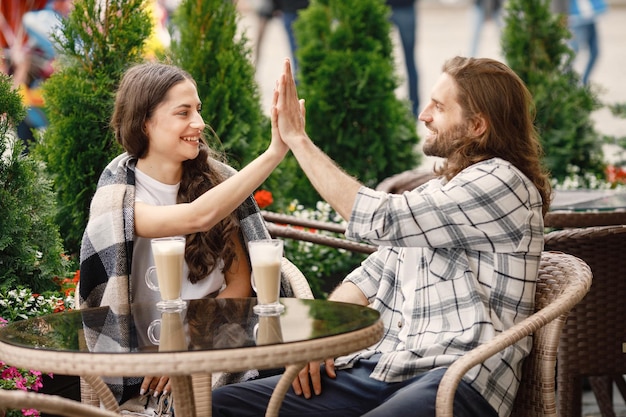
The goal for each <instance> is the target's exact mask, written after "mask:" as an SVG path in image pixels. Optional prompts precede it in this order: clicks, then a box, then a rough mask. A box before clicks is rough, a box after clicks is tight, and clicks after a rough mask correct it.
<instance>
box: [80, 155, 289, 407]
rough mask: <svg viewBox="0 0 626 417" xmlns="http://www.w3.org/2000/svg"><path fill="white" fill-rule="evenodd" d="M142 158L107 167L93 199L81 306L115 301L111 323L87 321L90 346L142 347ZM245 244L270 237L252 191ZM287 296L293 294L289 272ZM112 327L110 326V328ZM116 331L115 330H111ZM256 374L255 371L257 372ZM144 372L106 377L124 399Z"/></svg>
mask: <svg viewBox="0 0 626 417" xmlns="http://www.w3.org/2000/svg"><path fill="white" fill-rule="evenodd" d="M211 162H212V166H213V167H216V168H217V169H220V170H222V172H223V173H224V174H225V175H226V176H232V175H233V174H234V173H235V172H236V171H235V170H234V169H232V168H231V167H229V166H227V165H225V164H222V163H221V162H218V161H216V160H212V161H211ZM136 163H137V160H136V159H135V158H132V157H130V156H129V155H128V154H126V153H123V154H121V155H119V156H117V157H116V158H115V159H113V160H112V161H111V162H110V163H109V165H108V166H107V167H106V168H105V169H104V171H103V172H102V175H101V176H100V179H99V181H98V186H97V189H96V193H95V194H94V197H93V199H92V202H91V211H90V214H89V221H88V223H87V227H86V229H85V232H84V234H83V240H82V244H81V250H80V286H79V300H80V308H86V307H97V306H109V307H110V310H109V314H108V315H107V319H106V321H107V322H108V323H110V324H112V325H111V326H109V325H104V326H102V325H95V326H90V324H89V323H85V338H86V341H87V345H88V347H89V349H90V350H93V351H98V350H103V349H106V350H107V351H120V352H128V351H132V350H133V349H134V348H136V347H137V345H136V339H135V337H134V329H133V323H132V319H129V305H130V304H131V303H132V300H131V297H130V294H132V292H131V287H130V286H131V282H132V281H131V279H130V271H131V262H132V257H133V238H134V203H135V166H136ZM237 217H238V218H239V223H240V226H241V231H242V234H243V238H244V241H245V242H244V243H246V242H248V241H250V240H258V239H266V238H269V237H270V235H269V232H268V231H267V228H266V226H265V222H264V220H263V217H262V216H261V213H260V210H259V207H258V205H257V203H256V201H255V200H254V198H253V197H252V196H249V197H248V198H247V199H246V200H245V201H244V202H243V204H241V205H240V206H239V207H238V208H237ZM281 296H283V297H292V296H293V292H292V291H291V287H290V285H289V282H288V280H287V279H286V278H285V277H284V276H283V279H282V286H281ZM108 329H110V330H108ZM109 332H110V333H109ZM253 375H254V372H253ZM249 376H250V372H248V373H242V374H232V375H225V378H224V379H222V381H218V384H220V383H221V384H225V383H230V382H235V381H238V380H241V379H247V378H248V377H249ZM141 381H142V377H133V378H127V377H124V378H107V379H106V382H107V384H109V387H110V388H111V390H112V391H113V393H114V394H115V395H116V398H117V399H118V401H120V402H123V401H125V400H126V399H127V398H129V397H130V396H132V395H135V394H136V393H137V392H138V391H139V386H140V385H141Z"/></svg>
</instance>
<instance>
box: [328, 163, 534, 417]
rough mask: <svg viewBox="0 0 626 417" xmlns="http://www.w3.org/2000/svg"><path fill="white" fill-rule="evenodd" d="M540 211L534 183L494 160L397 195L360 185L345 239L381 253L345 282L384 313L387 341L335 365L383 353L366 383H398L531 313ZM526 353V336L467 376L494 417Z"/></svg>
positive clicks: (505, 410) (502, 410)
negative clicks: (373, 246) (370, 245)
mask: <svg viewBox="0 0 626 417" xmlns="http://www.w3.org/2000/svg"><path fill="white" fill-rule="evenodd" d="M541 209H542V200H541V196H540V194H539V192H538V191H537V189H536V188H535V186H534V185H533V183H532V182H531V181H530V180H529V179H528V178H526V176H524V175H523V174H522V173H521V172H520V171H519V170H518V169H516V168H515V167H514V166H513V165H511V164H510V163H508V162H506V161H503V160H501V159H497V158H494V159H490V160H487V161H483V162H480V163H477V164H474V165H472V166H470V167H468V168H466V169H465V170H463V171H462V172H460V173H459V174H458V175H456V176H455V177H454V178H453V179H452V180H450V181H449V182H447V183H446V182H445V181H443V180H442V179H435V180H431V181H429V182H428V183H426V184H424V185H422V186H420V187H418V188H417V189H415V190H413V191H411V192H405V193H404V194H402V195H392V194H386V193H382V192H376V191H373V190H371V189H368V188H365V187H363V188H361V190H360V191H359V194H358V197H357V200H356V202H355V205H354V207H353V210H352V214H351V219H350V222H349V225H348V230H347V232H346V235H347V236H348V237H350V238H353V239H357V240H365V241H368V242H371V243H374V244H377V245H379V249H378V251H377V252H376V253H374V254H372V255H371V256H370V257H369V258H368V259H366V260H365V261H364V262H363V264H362V265H361V266H360V267H359V268H357V269H356V270H355V271H353V272H352V273H351V274H349V275H348V276H347V277H346V278H345V281H349V282H352V283H354V284H356V285H357V286H358V287H359V288H360V289H361V291H363V293H364V294H365V296H366V297H367V298H368V300H369V302H370V303H371V306H372V307H373V308H375V309H377V310H378V311H380V312H381V316H382V320H383V321H384V324H385V334H384V336H383V338H382V340H381V341H380V342H379V343H378V344H376V345H374V346H372V347H370V348H369V349H368V350H365V351H362V352H359V353H357V354H354V355H350V356H345V357H342V358H338V359H337V361H336V364H337V366H338V367H349V366H351V364H352V363H354V361H355V360H357V359H358V358H359V357H369V356H371V355H372V354H374V353H375V352H381V353H382V356H381V359H380V361H379V362H378V365H377V367H376V368H375V370H374V372H373V373H372V374H371V377H372V378H375V379H378V380H382V381H388V382H394V381H401V380H405V379H408V378H411V377H413V376H415V375H417V374H419V373H421V372H424V371H427V370H430V369H434V368H438V367H447V366H449V365H450V364H451V363H452V362H454V361H455V360H456V359H457V358H458V357H460V356H461V355H463V354H464V353H466V352H467V351H469V350H470V349H472V348H474V347H476V346H478V345H479V344H480V343H482V342H485V341H487V340H489V339H491V338H493V337H494V336H495V335H497V334H498V333H500V332H502V331H504V330H506V329H508V328H510V327H511V326H513V325H514V324H516V323H518V322H519V321H521V320H523V319H524V318H526V317H527V316H529V315H530V314H531V313H532V312H533V307H534V297H535V283H536V279H537V271H538V267H539V261H540V257H541V251H542V250H543V216H542V212H541ZM530 348H531V340H530V338H525V339H524V340H522V341H520V342H519V343H517V344H515V345H513V346H511V347H509V348H507V349H505V350H503V351H502V352H500V353H498V354H497V355H495V356H493V357H492V358H490V359H489V360H487V361H486V362H485V363H483V364H482V365H479V366H477V367H475V368H473V369H472V370H471V371H470V372H468V373H467V374H466V375H465V377H464V380H465V381H467V382H468V383H470V384H471V385H472V386H473V387H474V388H475V389H476V390H477V391H478V392H480V393H481V395H483V397H484V398H485V399H486V400H487V401H488V402H489V403H490V404H491V405H492V406H493V408H494V409H495V410H496V411H497V412H498V414H499V415H500V416H508V415H509V414H510V411H511V408H512V405H513V402H514V399H515V394H516V392H517V388H518V386H519V378H520V376H521V374H520V372H521V365H522V361H523V359H524V358H525V357H526V356H527V355H528V352H529V351H530Z"/></svg>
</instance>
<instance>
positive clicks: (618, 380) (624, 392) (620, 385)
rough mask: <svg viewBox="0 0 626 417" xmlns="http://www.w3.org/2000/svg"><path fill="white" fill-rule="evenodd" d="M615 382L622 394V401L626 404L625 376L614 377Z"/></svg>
mask: <svg viewBox="0 0 626 417" xmlns="http://www.w3.org/2000/svg"><path fill="white" fill-rule="evenodd" d="M613 382H615V385H617V389H618V390H619V392H620V394H622V400H624V402H625V403H626V380H624V375H614V376H613Z"/></svg>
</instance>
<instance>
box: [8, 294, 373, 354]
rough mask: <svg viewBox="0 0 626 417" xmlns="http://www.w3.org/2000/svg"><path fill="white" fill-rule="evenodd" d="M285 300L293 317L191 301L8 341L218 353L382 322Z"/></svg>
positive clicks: (16, 333)
mask: <svg viewBox="0 0 626 417" xmlns="http://www.w3.org/2000/svg"><path fill="white" fill-rule="evenodd" d="M280 301H281V303H282V304H283V305H284V306H285V311H284V312H283V313H282V314H280V315H277V316H259V315H257V314H256V313H254V312H253V310H252V308H253V307H254V305H256V302H257V301H256V298H240V299H214V298H210V299H201V300H191V301H188V304H187V307H186V308H185V309H184V310H182V311H160V310H158V309H157V308H156V306H154V305H152V304H131V305H122V306H117V307H116V308H115V310H114V309H111V308H109V307H99V308H91V309H84V310H73V311H66V312H61V313H54V314H50V315H46V316H42V317H36V318H32V319H28V320H22V321H16V322H13V323H9V324H8V325H7V326H5V327H4V328H2V329H0V341H2V342H4V343H8V344H12V345H15V346H20V347H27V348H33V349H44V350H53V351H63V352H91V353H98V352H101V353H118V352H119V353H127V352H155V351H193V350H217V349H235V348H245V347H248V346H258V345H266V344H279V343H289V342H300V341H304V340H311V339H316V338H323V337H328V336H335V335H339V334H342V333H348V332H352V331H355V330H359V329H363V328H366V327H369V326H371V325H373V324H374V323H376V322H377V321H378V320H379V313H378V312H377V311H375V310H373V309H370V308H368V307H363V306H358V305H354V304H348V303H337V302H329V301H324V300H306V299H297V298H281V300H280Z"/></svg>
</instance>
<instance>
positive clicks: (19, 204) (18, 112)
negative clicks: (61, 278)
mask: <svg viewBox="0 0 626 417" xmlns="http://www.w3.org/2000/svg"><path fill="white" fill-rule="evenodd" d="M11 85H12V80H11V78H9V77H8V76H6V75H4V74H0V104H1V105H2V109H3V112H4V113H3V115H2V116H0V155H1V159H0V218H2V221H0V285H2V286H16V285H18V284H22V285H27V286H28V287H30V288H32V289H33V290H35V291H45V290H50V289H53V288H54V287H55V284H54V281H53V280H52V277H53V276H55V275H58V274H61V273H63V271H64V262H63V258H62V255H63V247H62V244H61V237H60V235H59V230H58V226H57V224H56V223H55V221H54V216H55V213H56V205H55V201H54V194H53V193H52V190H51V184H50V181H49V180H48V179H47V177H46V175H45V173H44V170H43V168H42V165H41V163H38V162H37V161H35V160H34V159H33V158H31V157H30V156H28V155H24V154H23V153H22V151H23V146H22V142H21V140H20V139H18V138H17V135H15V134H14V131H13V126H16V125H17V123H19V122H20V121H21V120H22V119H23V117H24V115H25V110H24V108H23V107H22V104H21V98H20V96H19V94H18V92H17V91H15V90H12V88H11Z"/></svg>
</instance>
